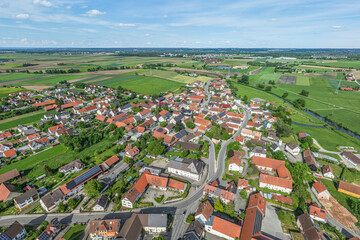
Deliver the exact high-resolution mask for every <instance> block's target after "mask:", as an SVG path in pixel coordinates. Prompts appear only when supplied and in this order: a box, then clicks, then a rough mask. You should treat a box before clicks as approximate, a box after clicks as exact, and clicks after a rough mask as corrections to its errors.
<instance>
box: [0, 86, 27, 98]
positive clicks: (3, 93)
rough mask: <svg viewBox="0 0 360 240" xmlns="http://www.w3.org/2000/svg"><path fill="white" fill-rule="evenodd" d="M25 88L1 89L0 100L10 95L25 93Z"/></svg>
mask: <svg viewBox="0 0 360 240" xmlns="http://www.w3.org/2000/svg"><path fill="white" fill-rule="evenodd" d="M24 90H25V89H24V88H5V87H0V98H3V97H7V96H9V94H10V93H18V92H21V91H24Z"/></svg>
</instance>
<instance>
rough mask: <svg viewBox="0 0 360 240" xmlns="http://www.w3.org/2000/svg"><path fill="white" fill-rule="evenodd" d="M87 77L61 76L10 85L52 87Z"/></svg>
mask: <svg viewBox="0 0 360 240" xmlns="http://www.w3.org/2000/svg"><path fill="white" fill-rule="evenodd" d="M86 76H88V75H68V74H66V75H65V74H61V75H55V76H47V77H42V78H37V79H31V80H29V81H23V82H17V83H14V84H11V85H12V86H54V85H55V84H57V83H59V82H61V81H69V80H74V79H78V78H83V77H86Z"/></svg>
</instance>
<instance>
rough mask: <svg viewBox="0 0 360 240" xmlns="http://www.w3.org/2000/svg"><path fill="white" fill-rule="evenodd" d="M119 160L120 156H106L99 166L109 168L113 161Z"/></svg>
mask: <svg viewBox="0 0 360 240" xmlns="http://www.w3.org/2000/svg"><path fill="white" fill-rule="evenodd" d="M119 161H120V158H119V157H118V156H116V155H114V156H112V157H110V158H108V159H107V160H106V161H105V162H103V163H102V164H101V166H102V167H103V169H106V170H107V169H109V168H111V167H112V166H113V165H114V164H115V163H117V162H119Z"/></svg>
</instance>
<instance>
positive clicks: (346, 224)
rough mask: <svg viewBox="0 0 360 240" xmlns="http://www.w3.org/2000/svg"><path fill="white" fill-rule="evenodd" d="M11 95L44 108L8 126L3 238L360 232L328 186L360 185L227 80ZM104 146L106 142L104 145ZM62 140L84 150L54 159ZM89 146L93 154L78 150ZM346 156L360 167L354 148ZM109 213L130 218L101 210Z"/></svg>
mask: <svg viewBox="0 0 360 240" xmlns="http://www.w3.org/2000/svg"><path fill="white" fill-rule="evenodd" d="M3 101H6V104H4V106H3V108H4V111H14V110H17V109H25V108H28V107H31V108H34V111H43V112H44V115H43V118H42V121H40V122H37V123H34V124H33V125H26V124H21V125H18V126H17V127H15V128H11V129H6V130H4V131H3V132H2V133H1V134H0V141H1V143H0V155H1V164H2V165H1V169H0V170H1V171H2V172H3V173H2V174H0V184H1V185H0V193H1V194H0V201H2V204H3V205H2V210H1V211H2V212H8V213H9V214H7V215H11V216H14V218H9V219H7V220H6V221H11V222H12V223H11V224H9V227H8V228H5V230H4V232H3V233H2V235H1V236H0V238H1V239H24V238H25V236H27V237H29V236H32V235H33V234H34V232H36V234H39V235H38V236H33V238H32V239H41V240H47V239H49V240H50V239H57V238H56V237H58V238H59V236H62V235H64V234H65V233H66V231H65V229H66V230H69V226H71V225H72V224H75V225H74V226H76V224H78V226H80V227H82V228H83V229H84V233H83V234H85V235H86V236H87V235H88V237H89V239H94V240H95V239H184V240H185V239H187V240H189V239H204V238H206V239H229V240H232V239H241V240H250V239H295V235H297V238H296V239H311V240H312V239H314V240H315V239H316V240H317V239H319V240H320V239H333V238H332V237H331V236H329V234H337V232H338V231H339V232H344V231H342V230H345V231H346V232H347V234H346V236H347V237H348V236H349V238H350V237H351V236H353V237H355V236H357V235H358V234H359V229H358V227H357V226H358V225H357V223H358V220H357V218H356V217H355V216H354V215H353V213H351V212H350V211H348V210H347V209H346V208H345V207H343V206H342V205H341V203H339V201H338V200H337V199H336V196H335V195H333V193H332V192H331V191H333V189H331V191H330V189H327V187H326V186H324V184H323V182H322V179H326V180H330V181H331V183H333V181H334V183H335V184H336V189H335V193H337V192H341V193H345V194H347V195H350V196H352V197H354V198H355V199H359V198H360V187H359V186H357V185H355V184H352V183H348V182H346V181H344V180H342V179H338V175H337V174H335V173H334V171H333V168H332V166H334V165H335V166H336V164H339V160H338V159H335V158H334V157H332V156H330V155H326V153H324V154H320V153H318V152H316V151H313V148H312V145H313V144H314V140H313V138H312V137H311V136H310V135H309V134H307V133H305V132H301V133H299V134H298V139H297V140H296V141H295V142H300V143H301V145H297V144H295V143H294V141H288V142H284V141H283V140H282V138H281V132H282V131H286V129H287V128H286V127H287V125H286V121H287V120H288V119H289V117H288V115H287V110H286V109H283V108H282V107H280V106H277V105H276V104H275V103H273V102H267V101H265V100H263V99H261V98H253V99H251V100H244V99H241V98H238V97H236V96H235V95H234V93H233V88H232V86H231V82H229V81H227V80H225V79H222V78H216V79H212V80H209V81H208V82H200V81H195V82H193V83H191V84H187V86H186V90H184V91H182V92H181V93H178V94H174V93H167V94H158V95H156V96H150V95H143V94H139V93H136V92H132V91H129V90H126V89H123V88H118V89H115V88H109V87H105V86H100V85H94V84H82V83H69V82H64V83H60V84H57V85H56V86H55V87H52V88H48V89H41V90H37V91H21V92H19V93H11V94H9V96H8V97H6V98H4V99H3ZM284 122H285V123H284ZM105 140H106V144H105ZM98 143H101V145H102V146H103V147H104V149H102V150H101V151H100V150H98V149H95V148H94V149H93V150H92V148H93V147H94V145H96V144H98ZM60 148H64V149H66V150H64V154H65V152H67V151H73V152H74V153H73V155H71V156H70V157H67V158H65V157H63V158H56V157H54V158H53V157H52V156H51V154H53V153H51V154H50V152H51V151H58V150H57V149H60ZM85 148H87V149H89V154H88V155H89V156H88V155H81V154H76V153H79V152H80V153H81V152H82V151H83V150H84V149H85ZM91 154H93V155H91ZM90 155H91V156H90ZM97 155H99V156H100V157H98V156H97ZM40 156H41V157H40ZM75 157H76V158H75ZM77 157H78V158H77ZM27 159H30V161H27ZM48 159H50V160H48ZM319 159H321V164H320V162H319ZM340 159H341V161H342V163H343V164H345V165H346V166H347V167H348V168H351V169H357V170H359V168H360V166H359V165H360V159H359V157H358V156H357V155H355V154H353V153H352V152H351V151H344V152H343V153H342V154H341V158H340ZM25 161H26V163H24V162H25ZM35 162H36V163H35ZM324 162H325V163H326V164H324ZM24 164H28V166H32V167H34V168H36V169H32V170H31V169H30V168H31V167H26V166H25V167H24V166H23V165H24ZM32 164H34V165H32ZM310 186H311V187H310ZM167 208H169V209H167ZM170 208H175V209H172V210H170ZM293 212H296V220H295V221H294V222H296V224H293V225H291V223H290V225H291V226H288V225H289V224H287V223H286V221H283V220H282V219H283V218H282V217H284V216H285V217H290V218H294V219H295V215H294V214H293ZM61 213H62V215H61ZM65 213H67V215H69V214H72V215H73V216H74V219H77V220H74V219H73V220H69V219H65V215H66V214H65ZM107 213H108V214H111V213H112V214H115V213H119V214H124V215H121V216H120V217H116V216H115V217H113V218H106V217H101V216H106V214H107ZM87 214H91V217H90V218H88V217H87ZM92 214H94V215H92ZM32 215H33V216H41V215H45V216H46V220H47V222H46V223H45V224H44V225H41V224H42V222H40V223H39V224H38V225H41V226H42V228H41V230H42V231H38V230H39V229H40V228H36V229H37V230H36V229H35V230H34V229H32V228H27V227H25V225H28V223H29V222H28V220H27V219H29V216H32ZM25 216H26V217H25ZM0 219H1V217H0ZM85 220H86V221H85ZM4 221H5V220H4ZM43 221H45V219H43ZM65 226H66V227H65ZM327 226H331V227H333V228H334V229H335V230H331V231H330V230H329V227H327ZM64 228H65V229H64ZM351 239H356V238H351Z"/></svg>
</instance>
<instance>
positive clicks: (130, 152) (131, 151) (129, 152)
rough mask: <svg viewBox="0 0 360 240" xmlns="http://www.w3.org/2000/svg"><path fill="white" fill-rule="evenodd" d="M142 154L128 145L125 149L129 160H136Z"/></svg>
mask: <svg viewBox="0 0 360 240" xmlns="http://www.w3.org/2000/svg"><path fill="white" fill-rule="evenodd" d="M139 153H140V150H139V149H138V148H137V147H136V146H135V147H132V146H131V145H127V146H126V148H125V155H126V156H127V157H129V158H134V157H136V156H137V155H138V154H139Z"/></svg>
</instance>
